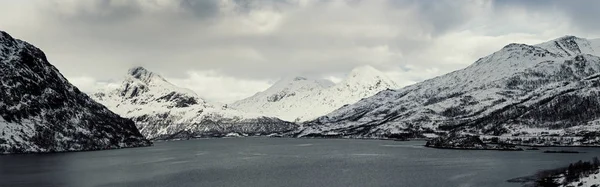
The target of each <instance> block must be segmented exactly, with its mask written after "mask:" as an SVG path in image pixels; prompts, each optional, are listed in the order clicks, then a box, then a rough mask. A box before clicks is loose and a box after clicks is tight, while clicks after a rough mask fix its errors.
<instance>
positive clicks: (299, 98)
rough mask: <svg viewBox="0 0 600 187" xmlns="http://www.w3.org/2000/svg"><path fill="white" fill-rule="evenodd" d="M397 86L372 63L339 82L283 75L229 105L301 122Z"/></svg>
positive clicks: (354, 70) (359, 68)
mask: <svg viewBox="0 0 600 187" xmlns="http://www.w3.org/2000/svg"><path fill="white" fill-rule="evenodd" d="M395 88H398V85H397V84H396V83H394V81H392V80H391V79H390V78H388V77H387V76H385V74H384V73H382V72H380V71H378V70H377V69H375V68H373V67H371V66H360V67H356V68H354V69H353V70H352V71H351V72H350V73H349V74H348V75H347V77H346V78H345V79H344V80H342V81H341V82H339V83H337V84H334V83H333V82H331V81H329V80H326V79H310V78H306V77H301V76H296V77H287V78H283V79H281V80H280V81H278V82H276V83H275V84H274V85H273V86H271V87H270V88H268V89H267V90H265V91H263V92H259V93H257V94H255V95H253V96H251V97H249V98H246V99H242V100H240V101H236V102H234V103H233V104H231V106H232V107H234V108H236V109H239V110H242V111H246V112H258V113H261V114H265V115H268V116H275V117H278V118H281V119H284V120H287V121H295V122H303V121H308V120H313V119H315V118H317V117H319V116H323V115H326V114H328V113H330V112H332V111H334V110H335V109H338V108H340V107H342V106H344V105H347V104H352V103H355V102H357V101H358V100H360V99H362V98H365V97H370V96H373V95H375V94H376V93H377V92H380V91H382V90H386V89H395Z"/></svg>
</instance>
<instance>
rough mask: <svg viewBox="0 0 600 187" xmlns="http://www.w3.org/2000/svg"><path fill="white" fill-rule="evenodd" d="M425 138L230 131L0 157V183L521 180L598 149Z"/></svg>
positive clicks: (80, 186)
mask: <svg viewBox="0 0 600 187" xmlns="http://www.w3.org/2000/svg"><path fill="white" fill-rule="evenodd" d="M423 144H424V142H420V141H410V142H397V141H381V140H341V139H285V138H225V139H200V140H190V141H172V142H157V143H155V146H153V147H144V148H133V149H121V150H107V151H93V152H77V153H59V154H40V155H8V156H0V186H1V187H5V186H7V187H8V186H10V187H18V186H27V187H29V186H32V187H33V186H35V187H38V186H73V187H86V186H94V187H104V186H144V187H146V186H157V187H158V186H160V187H163V186H173V187H175V186H261V187H262V186H340V187H342V186H344V187H345V186H465V187H467V186H476V187H480V186H519V185H518V184H511V183H507V182H506V180H507V179H511V178H515V177H521V176H525V175H529V174H532V173H534V172H535V171H537V170H539V169H550V168H555V167H560V166H564V165H566V164H568V163H570V162H574V161H577V160H580V159H583V160H590V159H591V158H592V157H594V156H600V149H597V148H596V149H594V148H568V149H569V150H578V151H584V152H586V153H584V154H546V153H542V151H544V150H548V149H553V148H542V149H541V150H539V151H522V152H503V151H467V150H443V149H430V148H425V147H423V146H422V145H423Z"/></svg>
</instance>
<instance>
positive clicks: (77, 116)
mask: <svg viewBox="0 0 600 187" xmlns="http://www.w3.org/2000/svg"><path fill="white" fill-rule="evenodd" d="M0 88H1V89H0V153H35V152H62V151H85V150H99V149H114V148H124V147H137V146H148V145H151V143H150V142H149V141H148V140H146V139H145V138H144V137H143V136H142V135H141V134H140V133H139V131H138V130H137V129H136V127H135V124H134V123H133V121H131V120H128V119H125V118H121V117H120V116H118V115H117V114H114V113H113V112H111V111H110V110H108V109H107V108H106V107H104V106H103V105H101V104H99V103H97V102H95V101H94V100H92V99H91V98H90V97H88V96H87V95H86V94H84V93H82V92H80V91H79V89H77V88H76V87H75V86H73V85H71V84H70V83H69V82H68V81H67V80H66V79H65V78H64V77H63V76H62V75H61V74H60V72H59V71H58V70H57V69H56V68H55V67H54V66H52V65H51V64H50V63H49V62H48V61H47V59H46V55H45V54H44V53H43V52H42V51H41V50H40V49H38V48H36V47H34V46H33V45H31V44H29V43H27V42H24V41H21V40H18V39H14V38H12V37H11V36H10V35H8V34H7V33H5V32H3V31H0Z"/></svg>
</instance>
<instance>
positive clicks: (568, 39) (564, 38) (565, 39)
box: [554, 35, 587, 41]
mask: <svg viewBox="0 0 600 187" xmlns="http://www.w3.org/2000/svg"><path fill="white" fill-rule="evenodd" d="M576 40H587V39H585V38H580V37H577V36H573V35H565V36H562V37H559V38H557V39H554V41H576Z"/></svg>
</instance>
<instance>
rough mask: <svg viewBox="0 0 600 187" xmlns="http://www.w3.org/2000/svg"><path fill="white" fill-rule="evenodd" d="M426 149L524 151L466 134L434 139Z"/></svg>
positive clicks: (427, 144)
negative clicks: (493, 143)
mask: <svg viewBox="0 0 600 187" xmlns="http://www.w3.org/2000/svg"><path fill="white" fill-rule="evenodd" d="M425 147H431V148H438V149H463V150H498V151H523V149H522V148H518V147H515V146H512V145H504V144H498V145H490V144H486V143H484V142H483V141H482V140H481V139H480V138H479V136H474V135H466V134H449V135H446V136H440V137H437V138H433V139H431V140H429V141H427V143H426V144H425Z"/></svg>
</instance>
